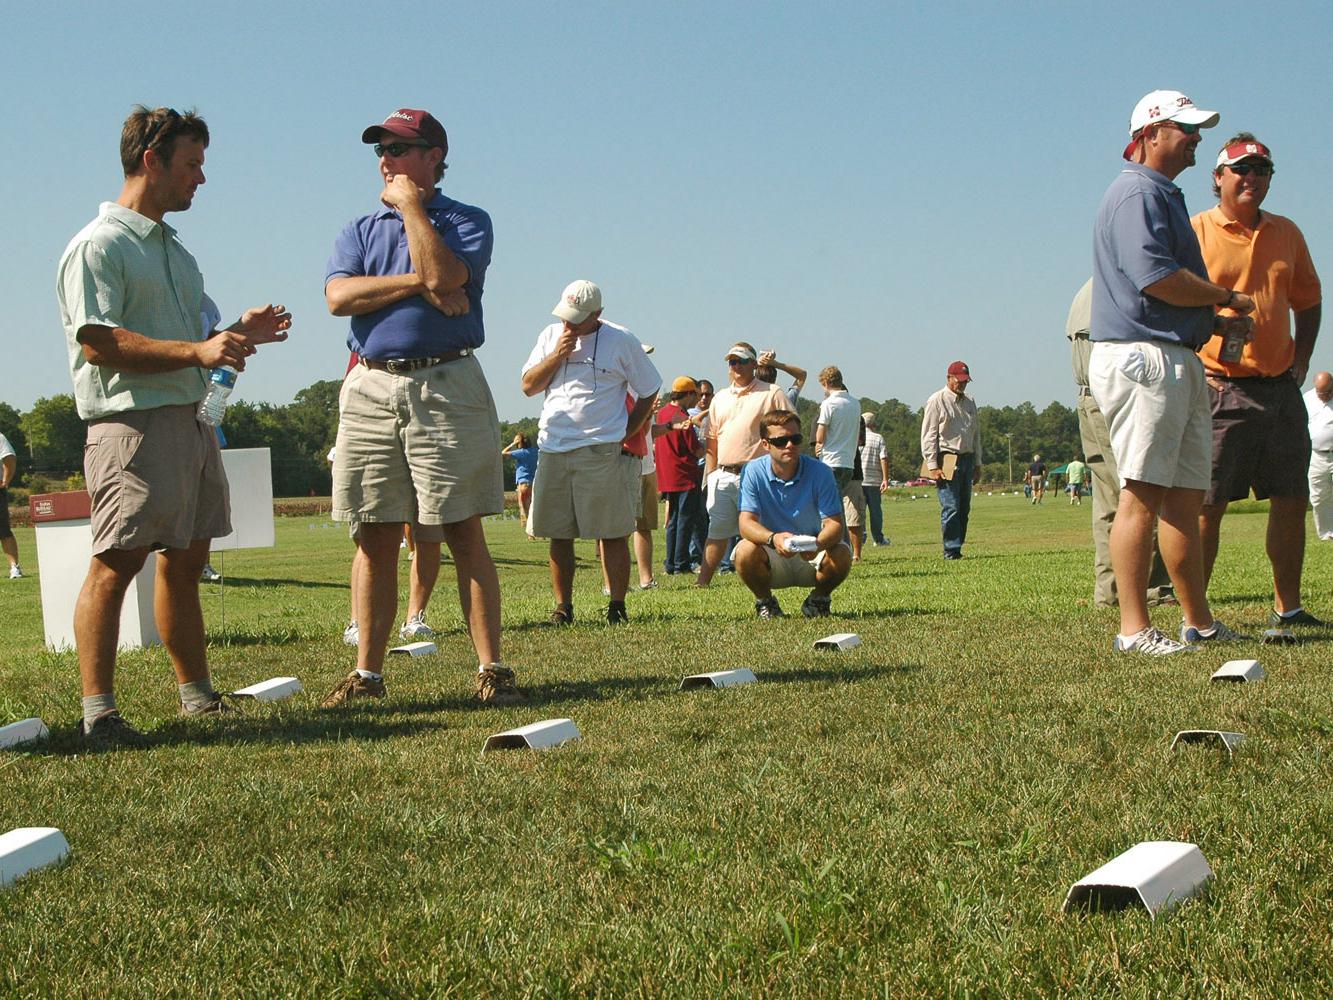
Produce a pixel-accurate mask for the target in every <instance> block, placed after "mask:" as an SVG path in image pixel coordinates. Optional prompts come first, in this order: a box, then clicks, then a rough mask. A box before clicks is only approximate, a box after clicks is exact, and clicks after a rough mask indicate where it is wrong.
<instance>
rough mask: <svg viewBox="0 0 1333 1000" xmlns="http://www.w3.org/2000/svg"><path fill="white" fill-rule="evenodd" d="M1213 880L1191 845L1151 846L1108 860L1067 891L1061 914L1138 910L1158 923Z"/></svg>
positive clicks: (1169, 842)
mask: <svg viewBox="0 0 1333 1000" xmlns="http://www.w3.org/2000/svg"><path fill="white" fill-rule="evenodd" d="M1212 877H1213V870H1212V869H1211V868H1209V867H1208V862H1207V861H1206V860H1205V859H1204V856H1203V852H1201V851H1200V850H1199V848H1198V847H1197V846H1195V845H1194V844H1185V843H1181V842H1180V841H1175V840H1149V841H1145V842H1144V843H1141V844H1135V845H1134V846H1133V847H1131V848H1130V849H1129V850H1127V851H1126V852H1125V853H1124V854H1121V855H1120V856H1119V857H1116V858H1112V859H1111V860H1110V861H1108V862H1107V863H1106V864H1104V865H1102V866H1101V867H1100V868H1098V869H1097V870H1096V871H1094V872H1092V873H1091V874H1090V875H1087V876H1085V877H1083V878H1081V879H1079V880H1078V881H1077V882H1075V883H1074V884H1073V885H1072V886H1071V887H1070V889H1069V895H1067V896H1066V897H1065V903H1064V906H1063V907H1062V909H1063V910H1064V912H1065V913H1068V912H1069V911H1070V910H1073V909H1076V908H1082V909H1089V910H1119V909H1123V908H1125V907H1127V906H1142V907H1143V908H1144V909H1146V910H1147V911H1148V915H1149V916H1151V917H1156V916H1157V914H1158V913H1160V912H1161V911H1162V910H1164V909H1165V908H1167V907H1169V906H1174V905H1175V904H1176V903H1179V902H1180V901H1181V900H1184V899H1187V898H1189V897H1190V896H1193V895H1194V894H1195V893H1196V892H1198V891H1199V889H1200V888H1201V887H1202V886H1203V884H1204V883H1205V882H1207V881H1208V880H1209V879H1210V878H1212Z"/></svg>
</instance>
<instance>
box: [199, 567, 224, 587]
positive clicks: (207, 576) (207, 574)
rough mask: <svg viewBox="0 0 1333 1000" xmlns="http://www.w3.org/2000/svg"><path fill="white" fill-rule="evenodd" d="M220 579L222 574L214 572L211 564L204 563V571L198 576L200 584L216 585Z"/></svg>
mask: <svg viewBox="0 0 1333 1000" xmlns="http://www.w3.org/2000/svg"><path fill="white" fill-rule="evenodd" d="M221 579H222V574H221V573H219V572H218V571H217V570H215V569H214V568H213V566H212V564H211V563H204V571H203V572H202V573H200V574H199V580H200V582H201V583H217V582H218V581H219V580H221Z"/></svg>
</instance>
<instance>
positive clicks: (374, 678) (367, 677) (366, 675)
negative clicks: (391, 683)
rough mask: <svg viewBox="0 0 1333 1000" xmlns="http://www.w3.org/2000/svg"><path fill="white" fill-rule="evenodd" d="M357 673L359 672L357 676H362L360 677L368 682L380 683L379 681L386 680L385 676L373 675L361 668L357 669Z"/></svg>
mask: <svg viewBox="0 0 1333 1000" xmlns="http://www.w3.org/2000/svg"><path fill="white" fill-rule="evenodd" d="M356 672H357V675H358V676H360V677H362V678H364V679H365V680H368V681H378V680H383V679H384V675H383V674H374V673H371V672H370V671H369V670H362V669H361V668H360V667H357V668H356Z"/></svg>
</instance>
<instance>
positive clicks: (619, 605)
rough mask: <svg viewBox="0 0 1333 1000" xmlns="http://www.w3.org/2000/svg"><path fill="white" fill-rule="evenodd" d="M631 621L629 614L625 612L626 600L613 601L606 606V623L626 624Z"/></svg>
mask: <svg viewBox="0 0 1333 1000" xmlns="http://www.w3.org/2000/svg"><path fill="white" fill-rule="evenodd" d="M628 622H629V615H628V614H627V613H626V612H625V602H624V601H612V602H611V603H610V604H608V605H607V606H606V624H608V625H625V624H627V623H628Z"/></svg>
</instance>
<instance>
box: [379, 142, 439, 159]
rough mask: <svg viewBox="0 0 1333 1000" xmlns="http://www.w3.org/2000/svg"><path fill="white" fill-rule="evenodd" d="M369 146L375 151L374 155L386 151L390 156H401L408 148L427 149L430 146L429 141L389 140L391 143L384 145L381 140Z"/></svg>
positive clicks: (380, 154)
mask: <svg viewBox="0 0 1333 1000" xmlns="http://www.w3.org/2000/svg"><path fill="white" fill-rule="evenodd" d="M370 148H371V149H373V150H374V151H375V155H376V156H383V155H384V154H385V153H388V154H389V155H390V156H393V157H398V156H402V155H403V154H404V153H406V152H407V151H408V150H409V149H429V148H430V143H428V142H391V143H389V144H388V145H387V146H386V145H384V143H382V142H377V143H375V145H373V146H371V147H370Z"/></svg>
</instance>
